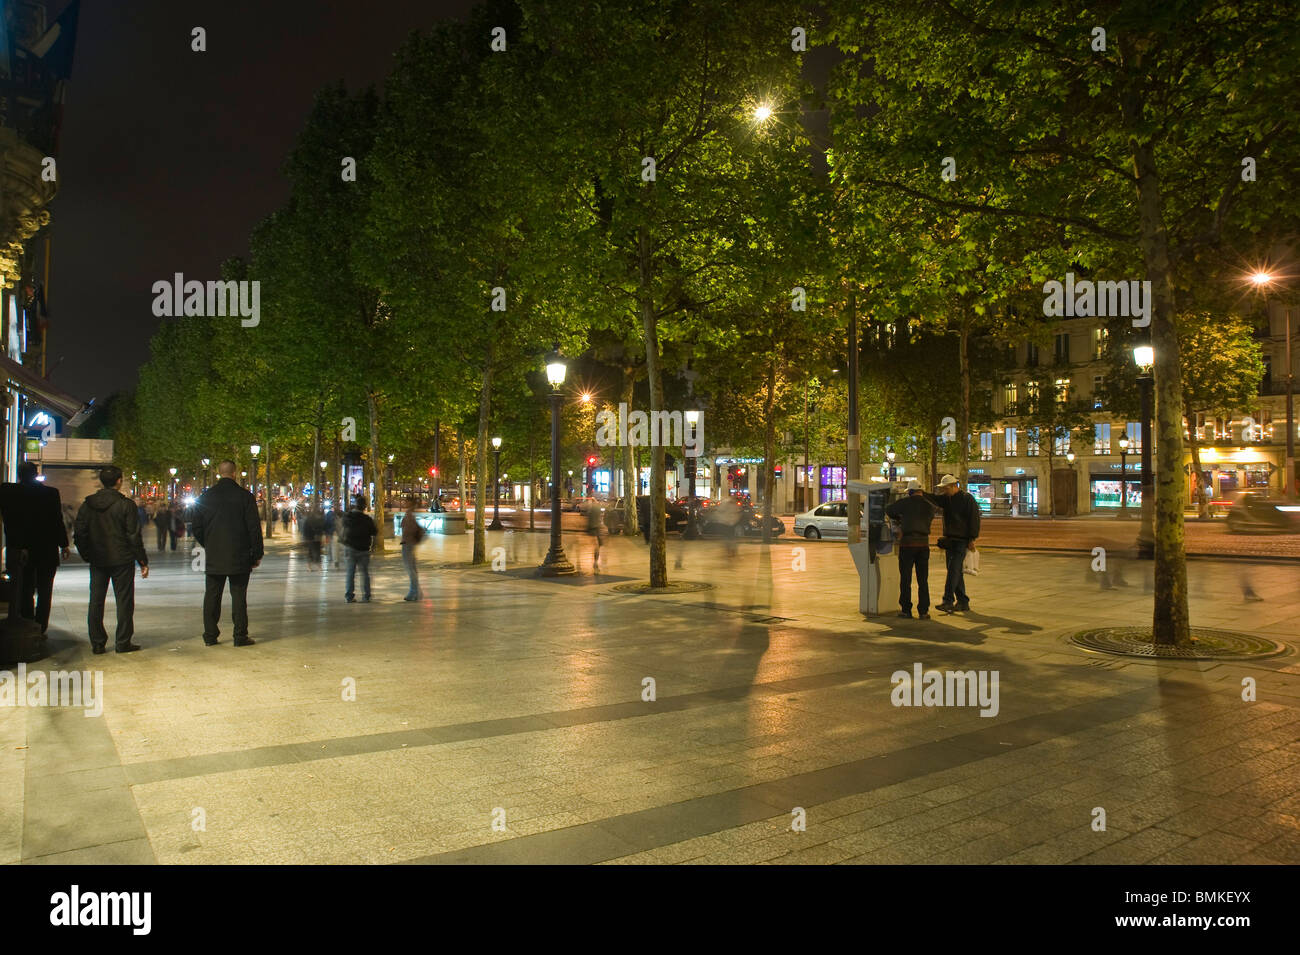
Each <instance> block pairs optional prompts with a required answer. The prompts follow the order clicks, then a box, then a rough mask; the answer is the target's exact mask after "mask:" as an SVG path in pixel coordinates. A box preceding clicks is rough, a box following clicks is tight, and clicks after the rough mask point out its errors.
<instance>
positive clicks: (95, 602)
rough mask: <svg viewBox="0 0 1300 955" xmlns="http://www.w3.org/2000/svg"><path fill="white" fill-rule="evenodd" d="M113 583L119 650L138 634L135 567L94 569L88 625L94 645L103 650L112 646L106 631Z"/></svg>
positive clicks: (133, 565) (91, 572)
mask: <svg viewBox="0 0 1300 955" xmlns="http://www.w3.org/2000/svg"><path fill="white" fill-rule="evenodd" d="M110 580H111V581H112V582H113V600H114V601H115V602H116V604H117V649H118V650H120V649H122V648H123V647H125V646H126V645H127V644H129V643H130V642H131V637H132V635H133V634H134V633H135V564H119V565H118V566H116V567H96V566H94V565H93V564H92V565H91V567H90V610H89V611H88V612H87V613H86V625H87V627H88V628H89V629H90V645H91V646H92V647H102V646H104V645H105V644H107V643H108V632H107V631H106V630H105V629H104V598H105V597H107V596H108V582H109V581H110Z"/></svg>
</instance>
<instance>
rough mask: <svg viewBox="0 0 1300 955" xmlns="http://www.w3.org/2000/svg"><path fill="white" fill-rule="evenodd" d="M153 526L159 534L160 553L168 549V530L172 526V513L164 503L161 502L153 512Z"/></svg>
mask: <svg viewBox="0 0 1300 955" xmlns="http://www.w3.org/2000/svg"><path fill="white" fill-rule="evenodd" d="M153 526H154V529H155V530H156V531H157V532H158V553H160V554H161V553H162V552H163V551H165V550H166V549H167V529H168V528H170V527H171V526H172V512H171V510H170V509H169V508H168V507H167V505H166V504H164V503H163V502H162V501H159V502H158V504H157V506H156V507H155V508H154V512H153Z"/></svg>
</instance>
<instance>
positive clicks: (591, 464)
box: [587, 454, 596, 468]
mask: <svg viewBox="0 0 1300 955" xmlns="http://www.w3.org/2000/svg"><path fill="white" fill-rule="evenodd" d="M595 466H596V456H595V455H594V454H593V455H592V456H591V457H589V458H587V467H589V468H594V467H595Z"/></svg>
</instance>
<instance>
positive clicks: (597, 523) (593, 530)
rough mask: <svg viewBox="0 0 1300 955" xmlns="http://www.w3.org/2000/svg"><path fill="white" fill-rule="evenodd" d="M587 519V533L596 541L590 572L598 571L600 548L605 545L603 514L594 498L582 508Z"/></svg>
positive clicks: (589, 499)
mask: <svg viewBox="0 0 1300 955" xmlns="http://www.w3.org/2000/svg"><path fill="white" fill-rule="evenodd" d="M583 510H584V512H585V514H586V518H587V533H588V534H590V535H591V536H592V537H593V538H594V539H595V541H596V548H595V550H594V551H593V552H592V555H591V572H592V573H593V574H594V573H596V572H597V571H599V570H600V548H601V545H602V544H604V543H605V514H604V510H603V508H601V506H600V502H599V501H598V500H596V499H595V498H594V497H592V498H588V500H587V503H586V506H585V507H584V508H583Z"/></svg>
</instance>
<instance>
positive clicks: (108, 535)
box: [72, 464, 149, 653]
mask: <svg viewBox="0 0 1300 955" xmlns="http://www.w3.org/2000/svg"><path fill="white" fill-rule="evenodd" d="M99 483H100V484H102V485H104V486H103V487H102V488H100V489H99V490H98V491H96V492H95V493H94V494H92V495H90V497H88V498H86V500H85V501H84V502H83V503H82V505H81V510H80V511H78V512H77V521H76V524H75V525H74V528H73V534H72V540H73V543H74V544H75V545H76V547H77V553H78V554H80V555H81V559H82V560H84V561H85V562H86V563H87V564H89V565H90V609H89V611H88V612H87V614H86V623H87V626H88V628H89V630H90V646H91V649H93V650H94V652H95V653H106V652H107V649H108V647H107V644H108V633H107V631H105V630H104V598H105V597H107V595H108V582H109V581H110V580H111V581H112V582H113V599H114V601H115V602H116V603H117V640H116V646H115V649H116V650H117V652H118V653H131V652H132V651H134V650H139V649H140V648H139V647H138V646H136V645H135V644H134V643H132V642H131V637H132V636H133V635H134V633H135V565H136V564H139V565H140V576H141V577H142V578H143V577H148V576H149V555H148V554H147V553H145V549H144V541H143V540H141V539H140V516H139V513H138V512H137V511H136V507H135V502H134V501H132V500H131V499H130V498H129V497H127V496H126V495H125V494H123V493H122V492H121V487H122V469H121V468H118V467H114V466H113V465H111V464H110V465H109V466H108V467H106V468H103V469H101V470H100V472H99Z"/></svg>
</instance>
